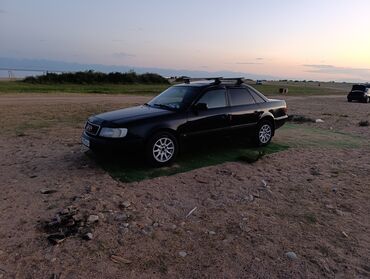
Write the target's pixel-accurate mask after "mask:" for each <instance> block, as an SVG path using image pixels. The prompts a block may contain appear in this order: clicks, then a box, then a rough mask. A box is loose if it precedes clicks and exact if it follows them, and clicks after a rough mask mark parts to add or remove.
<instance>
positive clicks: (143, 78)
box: [23, 70, 169, 84]
mask: <svg viewBox="0 0 370 279" xmlns="http://www.w3.org/2000/svg"><path fill="white" fill-rule="evenodd" d="M23 81H24V82H27V83H39V84H48V83H77V84H97V83H114V84H133V83H146V84H168V83H169V82H168V80H167V79H165V78H164V77H162V76H160V75H158V74H154V73H145V74H136V73H135V72H132V71H130V72H128V73H121V72H114V73H109V74H106V73H101V72H95V71H92V70H90V71H85V72H74V73H72V72H71V73H61V74H56V73H47V74H46V75H42V76H37V77H32V76H31V77H26V78H25V79H24V80H23Z"/></svg>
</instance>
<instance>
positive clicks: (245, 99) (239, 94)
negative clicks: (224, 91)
mask: <svg viewBox="0 0 370 279" xmlns="http://www.w3.org/2000/svg"><path fill="white" fill-rule="evenodd" d="M229 96H230V105H231V106H242V105H250V104H255V101H254V99H253V97H252V95H251V93H249V91H248V90H247V89H243V88H231V89H229Z"/></svg>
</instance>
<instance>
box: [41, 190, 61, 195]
mask: <svg viewBox="0 0 370 279" xmlns="http://www.w3.org/2000/svg"><path fill="white" fill-rule="evenodd" d="M56 192H58V191H57V190H54V189H46V188H45V189H41V190H40V193H41V194H43V195H49V194H54V193H56Z"/></svg>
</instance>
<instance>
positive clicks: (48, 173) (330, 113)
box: [0, 95, 370, 278]
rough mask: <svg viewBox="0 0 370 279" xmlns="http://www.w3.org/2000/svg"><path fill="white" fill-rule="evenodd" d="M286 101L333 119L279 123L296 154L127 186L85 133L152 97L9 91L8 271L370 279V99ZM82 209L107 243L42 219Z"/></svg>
mask: <svg viewBox="0 0 370 279" xmlns="http://www.w3.org/2000/svg"><path fill="white" fill-rule="evenodd" d="M285 98H286V99H287V102H288V106H289V111H290V113H293V114H301V115H306V116H309V117H312V118H314V119H317V118H321V119H323V120H324V121H325V122H324V123H321V124H316V123H310V124H302V125H296V126H297V127H298V126H299V127H298V128H299V129H295V127H296V126H292V127H290V128H289V129H282V130H281V131H278V132H277V135H276V137H275V138H274V141H275V142H278V143H286V142H289V143H291V144H292V148H290V149H288V150H287V151H284V152H280V153H277V154H273V155H269V156H266V157H264V158H263V159H262V160H260V161H258V162H256V163H254V164H252V165H248V164H241V163H225V164H223V165H219V166H213V167H207V168H202V169H198V170H195V171H191V172H188V173H183V174H178V175H175V176H171V177H161V178H156V179H153V180H146V181H141V182H136V183H129V184H125V183H121V182H117V181H115V180H113V179H112V178H111V177H110V176H109V175H108V174H107V173H105V172H104V171H103V170H101V169H100V168H99V167H98V166H97V165H96V164H95V162H94V161H93V160H92V159H90V158H89V157H87V156H86V155H85V153H84V152H83V151H82V150H81V146H80V144H79V141H80V140H79V138H80V133H81V129H82V126H83V124H84V119H85V117H86V116H87V115H88V114H90V113H93V112H96V111H101V110H107V109H112V108H118V107H122V106H129V105H134V104H137V103H142V102H144V101H146V100H147V97H128V96H97V95H96V96H88V97H85V96H73V97H72V96H70V95H68V96H61V95H57V96H51V97H46V96H45V95H42V96H41V95H40V96H39V97H37V96H34V95H32V98H29V97H27V96H19V95H17V96H9V95H7V96H0V117H1V119H2V123H1V131H2V132H1V133H0V158H1V161H0V191H1V195H0V200H1V202H0V278H369V277H370V244H369V243H370V236H369V231H370V221H369V220H370V219H369V217H370V203H369V199H370V176H369V173H370V152H369V151H370V148H369V146H368V144H366V143H367V142H368V140H369V139H370V128H369V127H359V126H358V122H359V121H360V120H366V119H367V120H370V105H367V104H358V103H351V104H348V103H346V101H345V99H343V98H342V97H309V98H299V97H294V98H293V97H285ZM40 111H42V113H40ZM66 119H67V120H66ZM310 129H319V130H320V131H323V133H325V132H327V131H328V132H332V131H335V132H338V133H335V134H331V135H332V137H334V138H335V137H338V138H340V137H341V136H342V134H345V135H347V136H348V135H352V136H353V137H356V140H358V141H359V142H360V143H363V146H361V147H356V148H350V147H343V146H342V145H340V144H338V145H331V146H325V145H324V144H323V145H322V146H321V145H320V144H316V145H309V144H303V143H307V142H310V141H313V140H315V137H319V136H320V134H317V133H312V134H310V135H309V137H307V135H306V134H304V133H303V132H300V131H310ZM300 133H302V134H300ZM333 135H334V136H333ZM317 139H319V140H320V139H321V138H320V137H319V138H316V142H317ZM301 142H302V143H301ZM43 189H52V190H56V192H55V193H52V194H42V193H41V192H42V190H43ZM125 202H129V203H130V205H129V206H128V207H127V205H128V204H126V203H125ZM68 206H75V207H77V208H78V209H79V210H80V212H81V213H82V214H84V215H86V216H89V215H92V214H96V215H98V217H99V221H98V222H97V223H96V224H95V225H94V226H93V231H92V233H93V239H92V240H90V241H86V240H82V239H80V238H79V237H71V238H68V239H67V240H65V241H64V242H62V243H61V244H60V245H56V246H53V245H51V244H49V243H48V241H47V239H46V234H45V232H44V231H42V230H40V222H42V221H43V220H50V219H51V218H53V216H55V214H56V213H57V212H59V211H60V210H62V209H65V208H67V207H68ZM194 208H196V209H195V210H194V211H193V213H192V214H191V215H190V216H188V217H186V216H187V215H188V213H189V212H190V211H192V209H194ZM288 252H294V253H295V255H296V258H295V259H291V258H289V257H288V256H287V254H286V253H288ZM112 255H115V256H119V257H122V258H123V259H125V260H122V261H121V262H119V261H118V262H117V261H116V262H114V261H112V258H111V257H112ZM293 256H294V255H293ZM113 259H114V258H113Z"/></svg>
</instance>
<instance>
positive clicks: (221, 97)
mask: <svg viewBox="0 0 370 279" xmlns="http://www.w3.org/2000/svg"><path fill="white" fill-rule="evenodd" d="M198 104H203V105H204V104H205V106H206V107H204V106H203V109H196V107H197V105H198ZM229 110H230V108H229V106H228V101H227V96H226V89H225V88H223V87H222V88H220V87H219V88H215V89H210V90H207V91H206V92H204V93H203V95H202V96H201V97H200V98H199V100H198V101H197V102H196V103H195V104H194V106H192V108H190V110H189V113H188V122H187V125H186V129H185V134H186V136H195V135H208V134H218V133H223V132H225V131H227V129H229V127H230V125H229V121H228V115H229V112H230V111H229Z"/></svg>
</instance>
